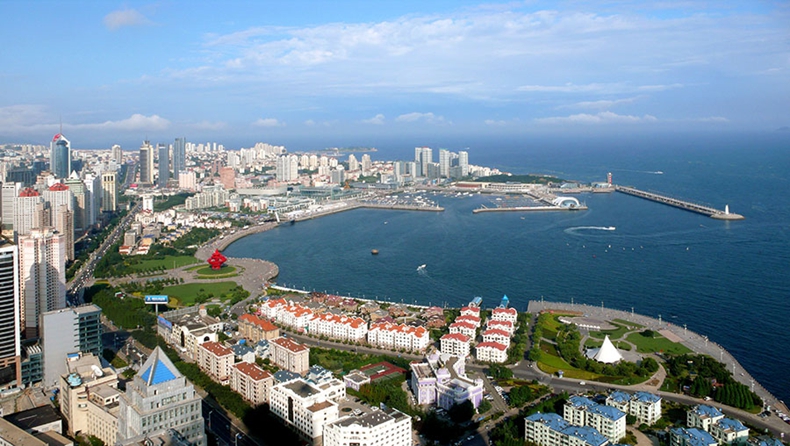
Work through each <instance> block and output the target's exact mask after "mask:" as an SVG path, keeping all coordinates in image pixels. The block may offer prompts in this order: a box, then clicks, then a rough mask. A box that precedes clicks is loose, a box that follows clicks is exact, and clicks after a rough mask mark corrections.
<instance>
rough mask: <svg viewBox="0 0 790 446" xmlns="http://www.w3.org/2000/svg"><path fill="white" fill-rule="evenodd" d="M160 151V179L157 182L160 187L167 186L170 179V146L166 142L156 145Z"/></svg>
mask: <svg viewBox="0 0 790 446" xmlns="http://www.w3.org/2000/svg"><path fill="white" fill-rule="evenodd" d="M156 148H157V151H158V152H159V164H158V167H159V179H158V181H157V184H158V185H159V188H160V189H164V188H165V187H167V181H168V180H169V179H170V148H169V147H167V145H166V144H159V145H157V146H156Z"/></svg>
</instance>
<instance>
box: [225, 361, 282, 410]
mask: <svg viewBox="0 0 790 446" xmlns="http://www.w3.org/2000/svg"><path fill="white" fill-rule="evenodd" d="M273 384H274V377H272V374H271V373H269V372H267V371H266V370H263V369H262V368H260V367H259V366H257V365H255V364H251V363H248V362H240V363H238V364H236V365H234V366H233V367H232V368H231V372H230V389H231V390H233V391H234V392H236V393H238V394H239V395H241V396H242V398H244V399H245V400H247V401H249V402H250V403H251V404H252V405H253V406H259V405H261V404H264V403H268V402H269V390H270V389H271V387H272V385H273Z"/></svg>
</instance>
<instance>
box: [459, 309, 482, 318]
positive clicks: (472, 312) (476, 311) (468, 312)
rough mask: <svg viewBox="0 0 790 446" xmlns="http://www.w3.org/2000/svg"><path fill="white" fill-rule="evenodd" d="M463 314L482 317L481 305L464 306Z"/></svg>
mask: <svg viewBox="0 0 790 446" xmlns="http://www.w3.org/2000/svg"><path fill="white" fill-rule="evenodd" d="M461 316H476V317H480V307H462V308H461Z"/></svg>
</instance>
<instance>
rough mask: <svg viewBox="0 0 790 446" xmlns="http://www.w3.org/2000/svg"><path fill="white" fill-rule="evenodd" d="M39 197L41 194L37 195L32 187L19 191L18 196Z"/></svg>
mask: <svg viewBox="0 0 790 446" xmlns="http://www.w3.org/2000/svg"><path fill="white" fill-rule="evenodd" d="M40 195H41V194H40V193H38V191H37V190H35V189H33V188H32V187H26V188H24V189H22V190H21V191H19V196H20V197H38V196H40Z"/></svg>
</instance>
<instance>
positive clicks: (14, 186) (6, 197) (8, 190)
mask: <svg viewBox="0 0 790 446" xmlns="http://www.w3.org/2000/svg"><path fill="white" fill-rule="evenodd" d="M21 191H22V183H18V182H13V181H6V182H4V183H3V195H2V200H0V201H1V203H0V205H2V209H3V214H2V221H3V230H9V229H14V202H15V201H16V198H17V197H18V196H19V192H21Z"/></svg>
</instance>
